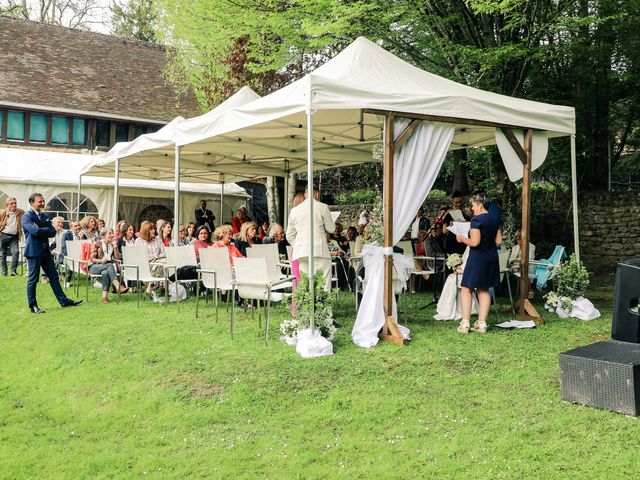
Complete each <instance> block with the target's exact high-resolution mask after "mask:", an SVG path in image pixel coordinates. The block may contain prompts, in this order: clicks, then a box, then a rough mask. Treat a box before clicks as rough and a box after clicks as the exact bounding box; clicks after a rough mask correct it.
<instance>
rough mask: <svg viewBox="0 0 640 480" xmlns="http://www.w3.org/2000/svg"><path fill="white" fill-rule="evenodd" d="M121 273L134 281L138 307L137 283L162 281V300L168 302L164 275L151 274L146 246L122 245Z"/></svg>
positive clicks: (126, 278) (130, 280)
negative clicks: (160, 276)
mask: <svg viewBox="0 0 640 480" xmlns="http://www.w3.org/2000/svg"><path fill="white" fill-rule="evenodd" d="M120 269H121V275H122V278H123V279H124V280H127V281H129V282H136V286H137V287H138V307H139V306H140V285H139V283H140V282H142V283H157V282H162V281H163V282H164V302H165V306H166V305H168V304H169V285H168V280H167V278H166V277H165V278H164V279H163V278H159V277H154V276H153V275H151V267H150V263H149V258H148V256H147V247H145V246H141V245H138V246H135V245H134V246H131V247H122V264H121V265H120Z"/></svg>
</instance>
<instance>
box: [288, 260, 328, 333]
mask: <svg viewBox="0 0 640 480" xmlns="http://www.w3.org/2000/svg"><path fill="white" fill-rule="evenodd" d="M314 277H315V290H314V296H313V297H312V296H311V288H310V284H309V276H308V275H307V274H306V273H300V282H298V285H297V287H296V290H295V292H293V302H294V304H295V315H294V317H295V320H296V321H297V325H296V327H297V330H298V331H299V330H303V329H305V328H309V327H311V322H312V321H313V327H314V328H317V329H318V330H320V334H321V335H322V336H323V337H325V338H327V339H329V340H332V339H333V336H334V335H335V333H336V329H335V327H334V326H333V318H332V313H333V301H334V298H335V296H334V295H332V294H331V292H326V291H325V290H324V283H325V281H324V273H323V272H322V271H321V270H318V271H316V272H315V274H314ZM314 297H315V311H314V301H313V298H314ZM287 330H288V331H287V333H286V334H288V335H289V336H293V333H294V332H293V331H291V330H290V329H287ZM295 333H296V334H297V331H296V332H295Z"/></svg>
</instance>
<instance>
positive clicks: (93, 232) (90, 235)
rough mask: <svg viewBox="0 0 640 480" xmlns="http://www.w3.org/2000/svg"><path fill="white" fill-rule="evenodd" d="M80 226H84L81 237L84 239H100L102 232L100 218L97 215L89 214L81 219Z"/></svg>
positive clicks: (93, 240)
mask: <svg viewBox="0 0 640 480" xmlns="http://www.w3.org/2000/svg"><path fill="white" fill-rule="evenodd" d="M80 226H81V227H82V232H81V233H80V238H81V239H82V240H91V241H92V242H95V241H96V240H99V239H100V232H98V220H97V219H96V217H92V216H91V215H88V216H86V217H84V218H83V219H82V220H80Z"/></svg>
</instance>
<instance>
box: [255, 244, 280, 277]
mask: <svg viewBox="0 0 640 480" xmlns="http://www.w3.org/2000/svg"><path fill="white" fill-rule="evenodd" d="M247 258H264V259H265V260H266V264H267V273H268V274H269V281H270V282H277V281H278V280H280V279H281V278H283V275H282V270H280V266H279V265H278V264H279V263H280V254H279V253H278V245H277V244H276V243H268V244H266V245H254V246H252V247H251V248H247Z"/></svg>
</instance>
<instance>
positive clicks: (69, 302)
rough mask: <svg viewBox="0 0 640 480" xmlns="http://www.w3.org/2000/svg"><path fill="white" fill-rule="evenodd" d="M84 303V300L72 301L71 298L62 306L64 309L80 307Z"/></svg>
mask: <svg viewBox="0 0 640 480" xmlns="http://www.w3.org/2000/svg"><path fill="white" fill-rule="evenodd" d="M81 303H82V300H71V299H70V298H68V299H67V303H65V304H63V305H62V308H65V307H75V306H76V305H80V304H81Z"/></svg>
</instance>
